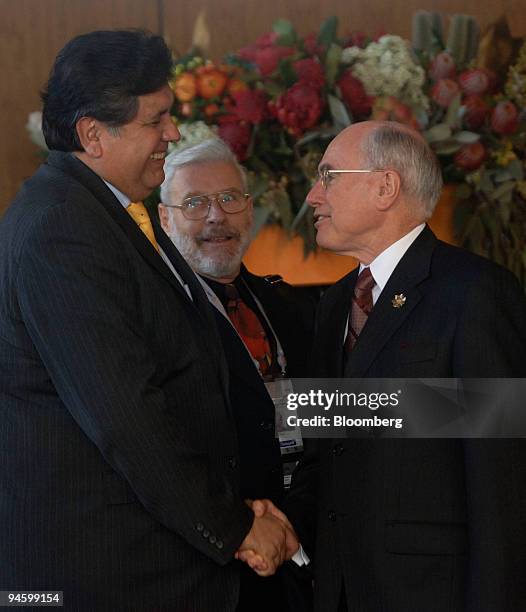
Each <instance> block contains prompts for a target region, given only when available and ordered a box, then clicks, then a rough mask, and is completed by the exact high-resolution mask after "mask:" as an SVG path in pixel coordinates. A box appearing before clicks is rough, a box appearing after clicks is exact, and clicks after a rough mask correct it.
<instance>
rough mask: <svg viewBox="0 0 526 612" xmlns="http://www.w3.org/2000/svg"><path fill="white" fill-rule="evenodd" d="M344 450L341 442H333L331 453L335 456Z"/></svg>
mask: <svg viewBox="0 0 526 612" xmlns="http://www.w3.org/2000/svg"><path fill="white" fill-rule="evenodd" d="M344 450H345V448H344V446H343V444H335V445H334V446H333V447H332V454H333V455H334V456H335V457H339V456H340V455H341V454H342V453H343V451H344Z"/></svg>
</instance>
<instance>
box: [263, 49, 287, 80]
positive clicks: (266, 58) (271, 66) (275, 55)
mask: <svg viewBox="0 0 526 612" xmlns="http://www.w3.org/2000/svg"><path fill="white" fill-rule="evenodd" d="M294 52H295V49H294V48H293V47H265V48H263V49H257V50H256V54H255V57H254V63H255V64H256V66H257V67H258V69H259V72H260V73H261V76H264V77H265V76H268V75H269V74H272V73H273V72H274V70H276V68H277V67H278V64H279V62H280V61H281V60H282V59H283V58H284V57H288V56H289V55H293V54H294Z"/></svg>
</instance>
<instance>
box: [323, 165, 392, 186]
mask: <svg viewBox="0 0 526 612" xmlns="http://www.w3.org/2000/svg"><path fill="white" fill-rule="evenodd" d="M370 172H385V170H380V169H378V170H333V169H332V168H323V170H320V171H319V172H318V179H319V181H320V182H321V186H322V187H323V188H324V189H327V187H328V186H329V183H330V180H331V178H332V175H333V174H369V173H370Z"/></svg>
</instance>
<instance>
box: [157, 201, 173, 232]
mask: <svg viewBox="0 0 526 612" xmlns="http://www.w3.org/2000/svg"><path fill="white" fill-rule="evenodd" d="M157 210H158V212H159V220H160V222H161V227H162V228H163V230H164V231H165V232H166V233H167V234H168V233H169V232H170V229H171V223H170V209H169V208H168V206H165V205H164V204H163V203H162V202H161V203H160V204H158V206H157Z"/></svg>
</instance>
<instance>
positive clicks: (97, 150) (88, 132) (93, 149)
mask: <svg viewBox="0 0 526 612" xmlns="http://www.w3.org/2000/svg"><path fill="white" fill-rule="evenodd" d="M75 128H76V130H77V134H78V137H79V140H80V144H81V145H82V148H83V149H84V151H85V152H86V153H87V155H88V156H89V157H93V158H99V157H101V156H102V146H101V141H100V136H101V127H100V125H99V122H98V121H97V120H96V119H93V118H92V117H82V118H81V119H79V120H78V121H77V125H76V126H75Z"/></svg>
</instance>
